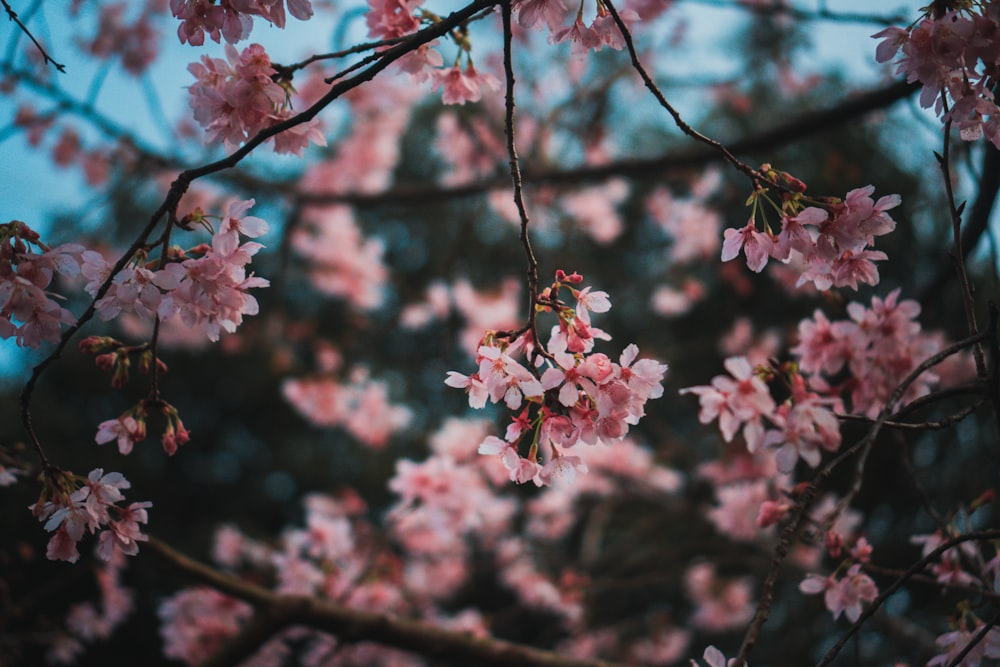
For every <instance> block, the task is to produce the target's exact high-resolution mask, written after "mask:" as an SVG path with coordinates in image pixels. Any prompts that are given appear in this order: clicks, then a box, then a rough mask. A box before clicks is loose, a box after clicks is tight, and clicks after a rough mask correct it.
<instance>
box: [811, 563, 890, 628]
mask: <svg viewBox="0 0 1000 667" xmlns="http://www.w3.org/2000/svg"><path fill="white" fill-rule="evenodd" d="M799 590H801V591H802V592H803V593H807V594H816V593H823V600H824V602H825V603H826V608H827V609H829V610H830V613H831V614H833V617H834V618H835V619H836V618H838V617H839V616H840V615H841V614H844V616H846V617H847V620H849V621H851V622H852V623H853V622H854V621H856V620H858V617H860V616H861V603H862V602H871V601H872V600H874V599H875V598H876V597H877V596H878V588H877V587H876V586H875V582H874V581H872V580H871V578H870V577H869V576H868V575H866V574H864V573H862V572H861V564H860V563H855V564H854V565H852V566H851V567H850V568H849V569H848V570H847V572H846V573H845V574H844V576H843V577H841V578H840V579H837V578H835V577H834V576H829V577H820V576H819V575H815V574H810V575H808V576H807V577H806V578H805V579H804V580H803V581H802V583H801V584H799Z"/></svg>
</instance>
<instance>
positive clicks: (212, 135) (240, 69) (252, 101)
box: [188, 44, 326, 156]
mask: <svg viewBox="0 0 1000 667" xmlns="http://www.w3.org/2000/svg"><path fill="white" fill-rule="evenodd" d="M188 71H189V72H191V74H193V75H194V77H195V78H196V79H197V82H196V83H195V84H193V85H192V86H190V88H189V89H188V91H189V93H190V95H191V97H190V105H191V109H192V111H193V112H194V118H195V120H196V121H198V123H199V124H200V125H201V126H202V127H204V128H205V132H206V140H207V141H209V142H215V141H222V142H223V143H224V144H225V146H226V148H227V149H229V150H232V149H234V148H236V147H238V146H239V145H240V144H242V143H243V142H244V141H246V140H247V139H249V138H250V137H252V136H254V135H255V134H257V133H258V132H260V131H261V130H263V129H265V128H268V127H270V126H272V125H275V124H277V123H280V122H282V121H284V120H288V119H289V118H291V117H292V116H293V115H294V113H293V111H292V109H291V105H290V104H289V100H288V97H289V91H288V90H286V89H285V88H284V87H282V86H281V85H279V84H278V83H276V82H275V81H274V78H273V77H274V75H275V74H276V73H277V70H276V69H275V68H274V67H273V66H272V64H271V58H270V57H269V56H268V55H267V52H266V51H265V50H264V47H263V46H261V45H260V44H251V45H250V46H248V47H247V48H245V49H243V51H242V52H237V51H236V48H235V47H233V46H232V45H231V44H226V59H225V60H223V59H222V58H210V57H209V56H202V57H201V62H200V63H191V64H190V65H188ZM273 141H274V150H275V151H276V152H278V153H294V154H295V155H299V156H301V155H302V151H303V150H305V148H306V146H308V145H309V143H310V142H311V143H314V144H317V145H320V146H325V145H326V138H325V137H324V136H323V132H322V131H321V130H320V123H319V121H318V120H317V119H315V118H313V119H310V120H308V121H305V122H303V123H299V124H298V125H295V126H294V127H291V128H289V129H287V130H285V131H284V132H281V133H279V134H277V135H275V136H274V137H273Z"/></svg>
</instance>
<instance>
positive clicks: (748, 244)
mask: <svg viewBox="0 0 1000 667" xmlns="http://www.w3.org/2000/svg"><path fill="white" fill-rule="evenodd" d="M722 237H723V239H724V240H723V242H722V261H723V262H728V261H729V260H731V259H735V258H736V256H737V255H739V254H740V251H741V250H742V251H743V254H745V255H746V257H747V266H748V267H749V268H750V270H751V271H753V272H754V273H760V272H761V271H762V270H763V269H764V266H765V265H766V264H767V259H768V255H769V254H770V253H771V251H772V250H773V249H774V242H773V241H772V240H771V237H770V236H768V235H767V234H764V233H762V232H758V231H757V227H756V225H755V224H754V221H753V220H750V222H748V223H747V224H746V226H745V227H741V228H740V229H734V228H729V229H727V230H726V231H725V232H723V233H722Z"/></svg>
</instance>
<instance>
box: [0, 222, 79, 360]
mask: <svg viewBox="0 0 1000 667" xmlns="http://www.w3.org/2000/svg"><path fill="white" fill-rule="evenodd" d="M32 246H34V247H35V248H36V249H37V250H41V252H34V251H33V250H32ZM83 252H84V250H83V248H82V247H81V246H78V245H74V244H63V245H60V246H56V247H55V248H50V247H48V246H46V245H45V244H43V243H42V242H41V240H40V237H39V235H38V233H37V232H35V231H34V230H33V229H31V228H30V227H28V225H26V224H24V223H23V222H21V221H20V220H12V221H11V222H8V223H6V224H2V225H0V338H15V339H16V340H17V344H18V345H19V346H21V347H38V346H39V345H41V344H42V343H43V342H48V343H56V342H58V341H59V336H60V333H61V327H62V325H64V324H65V325H69V324H73V323H74V322H75V321H76V318H75V317H73V314H72V313H70V312H69V311H68V310H66V309H65V308H63V307H62V306H60V305H59V303H58V302H57V301H56V299H57V298H59V295H57V294H53V293H52V292H50V291H48V287H49V286H50V285H51V284H52V279H53V278H54V277H55V274H57V273H58V274H61V275H63V276H65V277H67V278H73V277H76V276H78V275H79V274H80V257H81V255H82V253H83Z"/></svg>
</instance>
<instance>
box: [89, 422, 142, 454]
mask: <svg viewBox="0 0 1000 667" xmlns="http://www.w3.org/2000/svg"><path fill="white" fill-rule="evenodd" d="M116 439H117V440H118V451H119V453H121V454H129V453H131V451H132V445H134V444H135V443H137V442H141V441H143V440H145V439H146V425H145V423H140V422H138V421H136V419H135V418H134V417H131V416H128V417H118V418H117V419H109V420H107V421H104V422H101V423H100V424H99V425H98V426H97V435H96V436H95V437H94V441H95V442H97V444H99V445H103V444H104V443H106V442H111V441H112V440H116Z"/></svg>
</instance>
